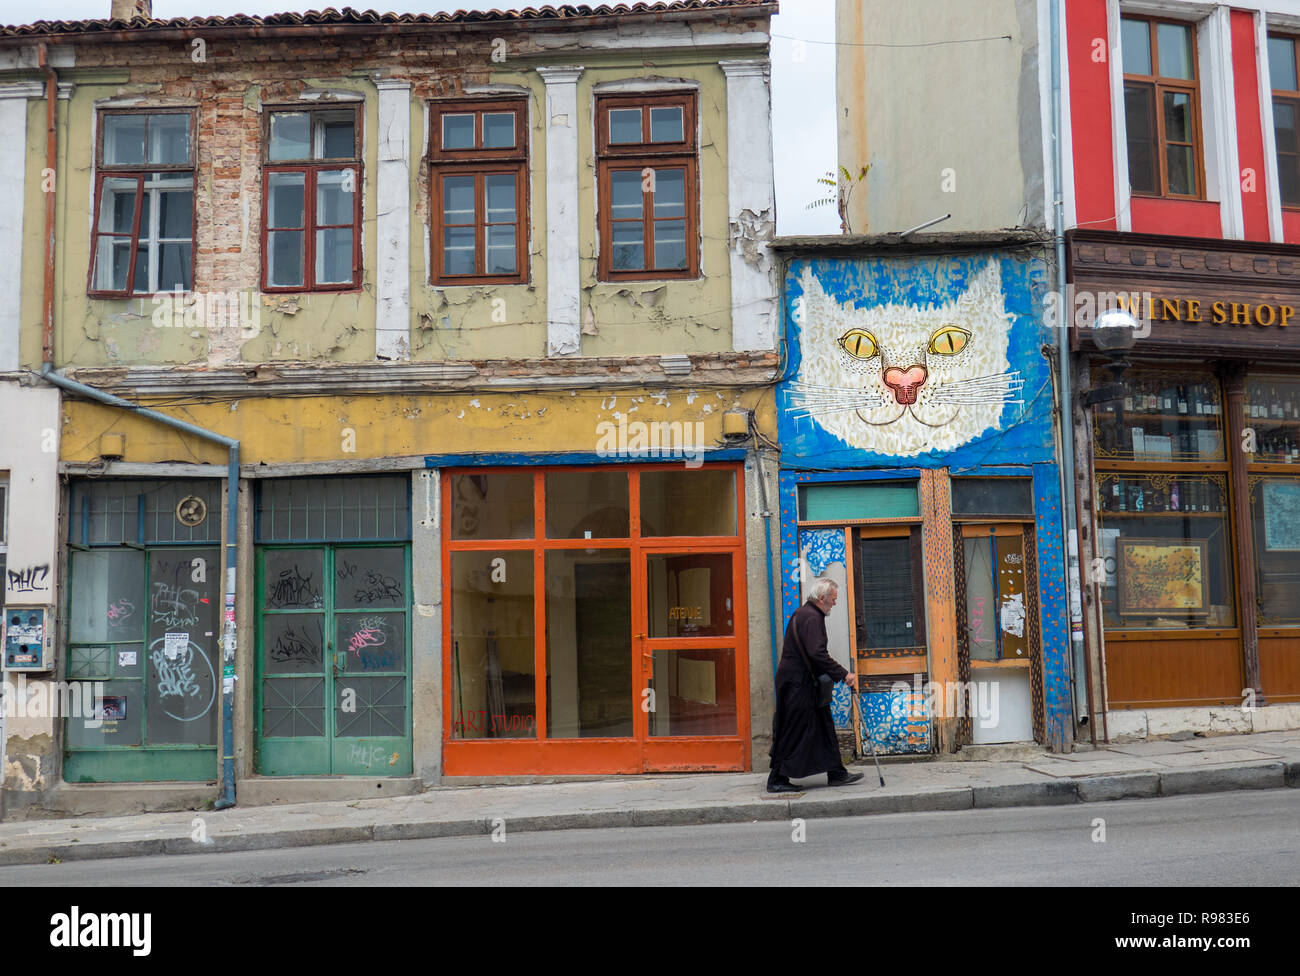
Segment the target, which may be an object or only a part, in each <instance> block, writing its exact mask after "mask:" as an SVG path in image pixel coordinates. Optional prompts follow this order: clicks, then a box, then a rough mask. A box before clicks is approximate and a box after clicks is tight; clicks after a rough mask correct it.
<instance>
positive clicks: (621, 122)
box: [609, 108, 641, 143]
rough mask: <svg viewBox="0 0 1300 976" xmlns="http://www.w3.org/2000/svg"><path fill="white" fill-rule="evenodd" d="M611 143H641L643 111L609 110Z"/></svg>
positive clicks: (635, 109) (636, 109)
mask: <svg viewBox="0 0 1300 976" xmlns="http://www.w3.org/2000/svg"><path fill="white" fill-rule="evenodd" d="M609 141H610V142H611V143H628V142H640V141H641V110H640V109H639V108H612V109H610V110H609Z"/></svg>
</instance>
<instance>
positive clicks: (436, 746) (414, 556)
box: [411, 470, 443, 786]
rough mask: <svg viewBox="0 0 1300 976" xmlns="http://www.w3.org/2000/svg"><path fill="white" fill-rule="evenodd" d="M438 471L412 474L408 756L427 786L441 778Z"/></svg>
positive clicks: (440, 560) (440, 558) (439, 480)
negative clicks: (409, 733)
mask: <svg viewBox="0 0 1300 976" xmlns="http://www.w3.org/2000/svg"><path fill="white" fill-rule="evenodd" d="M439 475H440V472H439V471H436V470H433V471H412V472H411V751H412V758H413V761H414V766H413V767H412V768H413V771H414V774H415V775H416V776H418V777H419V778H420V779H421V780H423V782H424V784H425V785H426V786H437V785H438V783H439V782H441V779H442V658H443V653H442V614H443V606H442V518H441V515H440V511H439V506H440V504H441V499H442V491H441V478H440V477H439Z"/></svg>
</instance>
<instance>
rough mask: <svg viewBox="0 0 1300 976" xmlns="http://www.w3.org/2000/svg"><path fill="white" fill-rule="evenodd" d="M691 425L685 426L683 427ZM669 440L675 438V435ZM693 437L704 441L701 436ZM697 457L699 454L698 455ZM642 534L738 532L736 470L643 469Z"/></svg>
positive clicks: (687, 432) (674, 534) (722, 533)
mask: <svg viewBox="0 0 1300 976" xmlns="http://www.w3.org/2000/svg"><path fill="white" fill-rule="evenodd" d="M689 426H690V425H688V424H684V425H683V427H684V428H689ZM692 433H693V432H691V431H689V430H684V431H683V434H682V436H683V438H685V437H686V436H687V435H689V434H692ZM695 433H698V432H695ZM666 439H669V440H675V438H672V437H670V438H666ZM694 439H695V440H696V441H701V440H703V438H702V437H695V438H694ZM679 443H680V442H679ZM702 448H703V445H702V444H699V443H696V444H695V450H697V451H698V450H702ZM696 456H697V457H698V454H697V455H696ZM641 534H642V535H643V536H669V535H672V536H676V535H735V534H736V475H735V472H733V471H716V470H715V471H690V470H670V471H646V472H643V473H642V475H641Z"/></svg>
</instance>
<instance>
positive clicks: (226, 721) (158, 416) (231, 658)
mask: <svg viewBox="0 0 1300 976" xmlns="http://www.w3.org/2000/svg"><path fill="white" fill-rule="evenodd" d="M41 378H42V379H44V380H45V381H47V382H49V383H52V384H54V385H55V386H57V387H61V388H62V389H65V390H67V391H68V392H70V393H76V394H77V395H79V396H83V397H86V398H87V399H90V400H97V401H98V402H100V403H106V404H108V405H109V406H110V407H120V408H121V409H123V410H129V411H130V412H131V413H134V414H137V415H138V416H141V417H147V418H148V419H149V420H155V421H157V422H158V423H160V424H165V425H166V426H168V427H173V428H175V429H176V430H179V431H182V432H184V433H186V434H193V435H194V436H195V437H201V438H203V439H204V440H207V441H212V442H213V443H216V444H220V445H221V446H222V447H224V448H226V449H227V451H228V452H229V461H228V463H227V466H226V607H225V610H226V613H225V620H224V623H223V624H222V630H221V651H222V653H221V659H222V664H223V665H224V667H223V669H222V672H223V676H222V681H221V763H222V765H221V779H222V791H221V794H222V795H221V796H220V797H219V798H218V799H217V801H216V803H214V804H213V807H214V808H215V809H217V810H224V809H226V808H227V807H233V806H234V805H235V748H234V744H235V720H234V714H235V706H234V701H235V682H234V676H233V675H234V666H235V570H236V567H237V566H238V565H239V549H238V545H237V543H236V536H235V531H236V528H237V526H238V515H239V509H238V505H239V441H236V440H231V439H230V438H229V437H223V436H222V435H221V434H215V433H213V432H212V431H210V430H206V429H204V428H203V427H197V426H195V425H194V424H189V423H186V422H185V421H183V420H177V419H176V418H175V417H169V416H167V415H166V414H163V413H158V411H156V410H148V409H146V408H144V407H141V406H140V405H138V404H135V403H132V402H131V401H130V400H123V399H122V398H121V397H116V396H113V395H112V394H111V393H105V392H104V391H103V390H97V389H95V388H94V387H93V386H87V385H86V384H84V383H78V382H76V381H75V380H70V379H68V378H67V377H65V376H60V375H59V374H58V373H56V372H54V368H53V366H52V364H50V363H49V362H46V363H44V364H43V365H42V366H41Z"/></svg>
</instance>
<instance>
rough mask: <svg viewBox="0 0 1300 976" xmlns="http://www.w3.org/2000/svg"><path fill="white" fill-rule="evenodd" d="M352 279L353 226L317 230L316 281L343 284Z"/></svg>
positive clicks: (324, 283) (325, 283) (323, 283)
mask: <svg viewBox="0 0 1300 976" xmlns="http://www.w3.org/2000/svg"><path fill="white" fill-rule="evenodd" d="M351 280H352V228H351V227H333V228H328V229H326V230H318V231H316V283H317V284H322V285H341V284H346V283H347V282H350V281H351Z"/></svg>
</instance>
